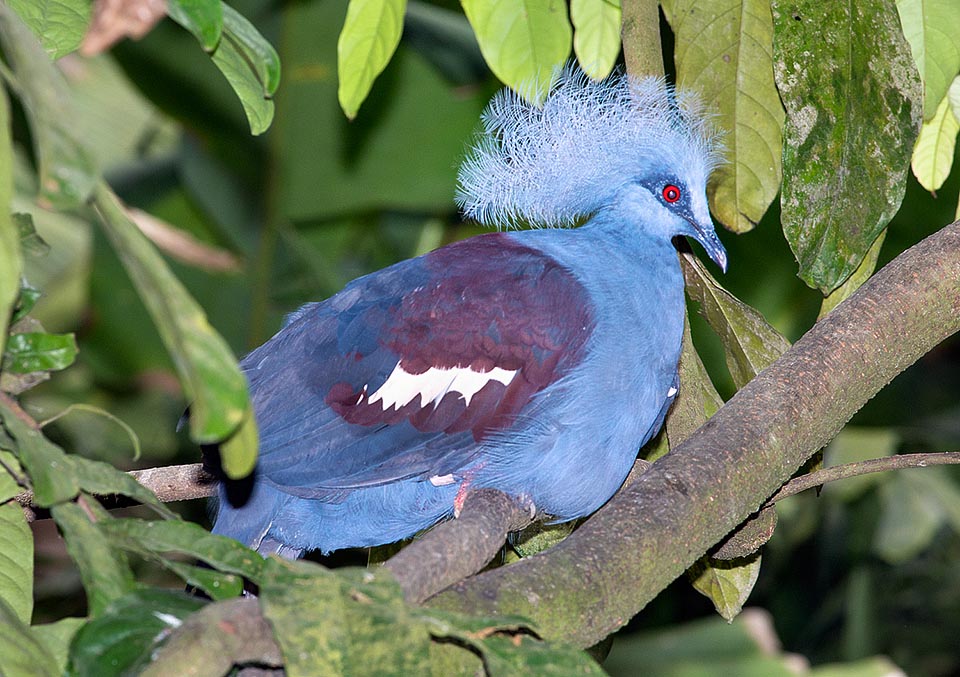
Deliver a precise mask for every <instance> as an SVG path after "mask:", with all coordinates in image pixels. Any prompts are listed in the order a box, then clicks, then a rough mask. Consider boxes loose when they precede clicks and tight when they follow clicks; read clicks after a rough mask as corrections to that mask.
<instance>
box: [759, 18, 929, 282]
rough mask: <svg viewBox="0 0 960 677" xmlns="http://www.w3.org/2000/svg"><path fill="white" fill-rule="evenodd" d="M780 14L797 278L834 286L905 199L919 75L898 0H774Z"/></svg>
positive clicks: (789, 219) (788, 227)
mask: <svg viewBox="0 0 960 677" xmlns="http://www.w3.org/2000/svg"><path fill="white" fill-rule="evenodd" d="M773 14H774V28H775V38H774V61H775V71H774V72H775V77H776V81H777V86H778V87H779V89H780V95H781V98H782V100H783V102H784V106H785V107H786V110H787V122H786V125H785V127H784V150H783V191H782V194H781V208H782V209H781V221H782V223H783V230H784V234H785V235H786V237H787V240H788V242H789V243H790V248H791V249H792V250H793V253H794V256H796V258H797V261H798V262H799V264H800V271H799V274H800V277H801V278H802V279H803V280H804V281H805V282H806V283H807V284H809V285H810V286H812V287H815V288H818V289H820V290H822V291H823V293H824V294H828V293H830V292H831V291H833V290H834V289H836V288H837V287H838V286H839V285H840V284H842V283H843V281H844V280H846V279H847V278H848V277H849V276H850V274H851V273H852V272H853V271H854V270H855V269H856V268H857V266H859V265H860V262H861V261H862V260H863V257H864V256H865V255H866V253H867V251H868V250H869V249H870V246H871V245H872V244H873V243H874V242H875V241H876V239H877V236H878V235H879V234H880V232H881V231H882V230H883V229H884V228H885V227H886V225H887V223H888V222H889V221H890V219H891V218H892V216H893V214H894V213H896V211H897V209H898V208H899V207H900V202H901V200H902V199H903V194H904V190H905V188H906V170H907V165H908V163H909V159H910V152H911V149H912V148H913V143H914V140H915V139H916V135H917V133H918V131H919V128H920V122H921V119H922V106H921V105H920V104H921V99H922V90H921V86H920V79H919V77H918V76H917V71H916V67H915V66H914V64H913V58H912V57H911V56H910V51H909V46H908V45H907V43H906V41H905V39H904V37H903V33H902V31H901V29H900V22H899V20H898V18H897V14H896V11H895V8H894V6H893V2H892V0H879V1H877V2H867V1H866V0H851V2H845V3H834V2H826V3H825V2H820V1H819V0H774V2H773ZM825 37H829V39H825Z"/></svg>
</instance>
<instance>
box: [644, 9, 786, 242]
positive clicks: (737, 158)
mask: <svg viewBox="0 0 960 677" xmlns="http://www.w3.org/2000/svg"><path fill="white" fill-rule="evenodd" d="M663 7H664V11H665V13H666V15H667V17H668V19H669V20H670V25H671V26H672V28H673V30H674V33H675V35H676V40H677V44H676V50H675V57H674V58H675V61H676V64H677V81H678V82H679V84H680V85H681V86H682V87H685V88H690V89H692V90H694V91H696V92H699V93H700V95H701V96H702V97H703V98H704V100H705V101H706V102H707V104H708V105H709V106H711V107H712V108H715V109H716V110H717V111H718V112H719V114H720V115H719V118H718V123H719V127H720V128H721V129H722V130H723V131H724V132H725V134H724V136H723V143H724V146H725V148H726V160H727V162H726V163H724V164H723V165H721V166H720V167H719V168H718V169H717V170H716V171H715V172H714V173H713V175H712V176H711V177H710V183H709V185H708V187H707V192H708V195H709V197H710V207H711V209H712V211H713V214H714V216H716V217H717V219H719V220H720V221H721V222H722V223H723V224H724V225H725V226H726V227H727V228H730V229H731V230H734V231H736V232H743V231H747V230H750V229H751V228H753V226H754V225H756V223H757V222H758V221H759V220H760V218H761V217H762V216H763V215H764V213H765V212H766V211H767V208H768V207H769V206H770V203H771V202H772V201H773V199H774V198H775V197H776V196H777V193H778V192H779V190H780V171H781V168H780V160H781V141H782V139H781V134H782V130H783V120H784V111H783V105H782V104H781V103H780V95H779V94H778V93H777V87H776V85H775V83H774V81H773V16H772V15H771V13H770V3H769V2H768V1H767V0H708V1H707V2H703V1H702V0H673V1H671V2H665V3H664V4H663Z"/></svg>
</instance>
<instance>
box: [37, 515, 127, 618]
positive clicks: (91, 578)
mask: <svg viewBox="0 0 960 677" xmlns="http://www.w3.org/2000/svg"><path fill="white" fill-rule="evenodd" d="M82 501H83V506H82V507H81V505H80V504H78V503H60V504H59V505H55V506H53V507H52V508H51V509H50V514H51V515H53V519H54V520H55V521H56V523H57V527H59V529H60V533H62V534H63V540H64V541H65V542H66V544H67V552H69V553H70V557H71V558H72V559H73V561H74V563H75V564H76V565H77V568H78V569H79V570H80V579H81V580H82V581H83V589H84V590H85V591H86V593H87V605H88V607H89V610H90V614H91V615H92V616H98V615H100V614H101V613H103V612H104V610H105V609H106V608H107V605H108V604H110V603H111V602H113V601H114V600H116V599H119V598H120V597H123V596H124V595H126V594H128V593H130V592H132V591H133V589H134V587H135V583H134V578H133V572H132V571H131V570H130V566H129V564H127V559H126V557H125V556H124V555H123V553H120V552H117V551H116V550H115V549H114V548H113V547H111V544H110V542H109V541H108V540H107V538H106V537H105V536H104V535H103V534H102V533H100V530H99V529H98V528H97V525H96V523H95V521H94V520H98V521H99V520H109V519H112V518H111V517H110V514H109V513H108V512H107V511H106V510H103V508H101V507H100V505H99V504H98V503H97V502H96V501H95V500H93V499H92V498H87V497H84V498H83V499H82Z"/></svg>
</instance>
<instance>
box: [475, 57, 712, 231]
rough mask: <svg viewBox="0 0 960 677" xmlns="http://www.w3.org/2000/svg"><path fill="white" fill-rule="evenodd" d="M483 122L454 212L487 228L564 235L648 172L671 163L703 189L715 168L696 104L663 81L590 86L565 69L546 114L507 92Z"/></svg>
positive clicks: (623, 79)
mask: <svg viewBox="0 0 960 677" xmlns="http://www.w3.org/2000/svg"><path fill="white" fill-rule="evenodd" d="M481 122H482V130H481V132H480V134H479V136H478V139H477V141H476V142H475V145H474V147H473V148H472V150H471V152H470V153H469V154H468V156H467V157H466V159H465V160H464V162H463V164H462V165H461V167H460V172H459V176H458V183H459V185H458V188H457V203H458V204H459V205H460V207H461V209H462V210H463V213H464V215H465V216H467V217H469V218H473V219H475V220H477V221H479V222H481V223H484V224H487V225H490V226H497V227H508V226H511V225H517V223H518V222H527V223H529V224H531V225H538V226H547V227H557V226H570V225H573V223H574V222H575V221H577V220H578V219H582V218H585V217H588V216H591V215H592V214H594V213H595V212H597V211H598V210H600V209H601V208H603V207H604V206H606V205H608V204H610V203H611V201H612V200H613V199H614V198H615V196H616V194H617V192H618V191H619V190H620V189H621V187H622V186H623V185H624V184H625V183H627V182H630V181H634V180H636V178H637V177H638V176H639V175H641V174H642V173H643V171H644V170H645V169H649V168H650V167H652V166H657V165H663V164H664V163H665V162H669V166H671V167H678V168H682V169H683V172H684V176H683V178H685V179H688V180H689V179H693V180H699V181H702V182H703V185H706V178H707V176H709V174H710V171H711V170H712V169H713V168H714V167H715V166H716V165H717V164H719V162H720V161H721V149H720V144H719V140H718V136H717V134H716V133H715V132H714V130H713V129H712V127H711V125H710V124H709V120H708V118H707V116H706V115H705V114H704V112H703V108H702V106H701V105H700V102H699V100H698V99H697V97H696V96H694V95H692V94H690V93H688V92H685V91H675V90H674V89H673V88H672V87H670V86H669V85H667V84H666V83H665V82H664V81H663V80H662V79H660V78H645V79H639V80H637V79H632V78H630V77H628V76H626V75H623V74H620V73H616V74H614V75H611V76H610V77H609V78H607V79H606V80H603V81H601V82H595V81H593V80H590V79H589V78H588V77H587V76H586V75H584V74H583V73H582V72H580V71H579V69H577V68H575V67H573V66H567V67H566V68H564V69H563V70H561V71H560V72H559V73H558V74H557V76H556V79H555V81H554V84H553V85H552V87H551V89H550V93H549V94H548V96H547V98H546V100H545V101H544V102H543V104H542V105H540V106H536V105H534V104H531V103H528V102H527V101H525V100H524V99H523V98H522V97H521V96H520V95H518V94H516V93H515V92H513V91H511V90H509V89H504V90H502V91H501V92H500V93H498V94H497V95H496V96H495V97H494V98H493V100H492V101H491V102H490V104H489V105H488V106H487V108H486V110H485V111H484V114H483V117H482V118H481ZM691 174H692V176H691Z"/></svg>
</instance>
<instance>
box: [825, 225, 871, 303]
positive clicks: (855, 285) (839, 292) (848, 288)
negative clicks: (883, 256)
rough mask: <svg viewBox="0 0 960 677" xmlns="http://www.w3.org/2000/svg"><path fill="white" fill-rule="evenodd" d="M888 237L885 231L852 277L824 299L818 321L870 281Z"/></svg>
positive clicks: (868, 251)
mask: <svg viewBox="0 0 960 677" xmlns="http://www.w3.org/2000/svg"><path fill="white" fill-rule="evenodd" d="M886 237H887V231H886V230H884V231H883V232H881V233H880V235H878V236H877V239H876V240H874V242H873V244H872V245H870V249H868V250H867V255H866V256H864V257H863V261H861V262H860V265H859V266H857V269H856V270H855V271H853V273H851V275H850V277H848V278H847V279H846V280H845V281H844V283H843V284H841V285H840V286H839V287H837V288H836V289H834V290H833V291H832V292H830V293H829V294H827V295H826V296H825V297H824V299H823V303H821V304H820V314H819V316H818V317H817V319H820V318H821V317H823V316H825V315H826V314H827V313H829V312H830V311H831V310H833V309H834V308H836V307H837V306H839V305H840V304H841V303H843V302H844V301H846V300H847V299H848V298H850V295H851V294H853V292H855V291H857V290H858V289H859V288H860V286H861V285H862V284H863V283H864V282H866V281H867V280H869V279H870V276H871V275H873V271H874V270H876V268H877V259H878V258H879V257H880V249H881V247H883V241H884V240H885V239H886Z"/></svg>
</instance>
